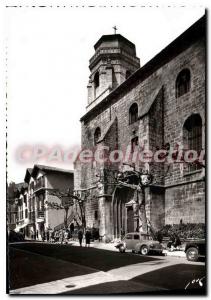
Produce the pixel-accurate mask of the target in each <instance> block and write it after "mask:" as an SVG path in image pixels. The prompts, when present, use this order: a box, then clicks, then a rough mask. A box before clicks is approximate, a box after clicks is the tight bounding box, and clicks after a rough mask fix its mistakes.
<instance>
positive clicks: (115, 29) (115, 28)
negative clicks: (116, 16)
mask: <svg viewBox="0 0 211 300" xmlns="http://www.w3.org/2000/svg"><path fill="white" fill-rule="evenodd" d="M112 28H113V29H114V34H116V31H117V27H116V25H115V26H114V27H112Z"/></svg>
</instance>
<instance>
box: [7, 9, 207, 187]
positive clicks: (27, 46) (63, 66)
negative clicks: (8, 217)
mask: <svg viewBox="0 0 211 300" xmlns="http://www.w3.org/2000/svg"><path fill="white" fill-rule="evenodd" d="M203 14H204V9H203V8H201V7H193V8H190V7H186V8H182V7H180V8H172V7H171V8H165V9H163V8H141V7H139V8H137V7H136V8H128V7H127V8H109V7H106V8H97V7H95V8H88V7H85V8H81V7H79V8H76V7H74V8H71V7H66V8H61V7H60V8H57V7H52V8H38V7H36V8H31V7H29V8H27V7H22V8H19V9H15V8H8V9H7V10H6V44H7V62H8V63H7V76H8V77H7V94H8V98H7V106H8V181H15V182H22V181H23V179H24V175H25V170H26V168H27V167H32V166H33V164H34V163H42V164H46V165H52V166H57V167H62V168H64V169H72V168H73V166H72V165H71V164H70V163H65V162H58V160H55V161H52V160H51V161H49V160H47V159H43V160H33V159H31V160H29V161H27V162H23V161H21V160H20V159H19V157H18V150H20V149H22V147H28V148H30V149H32V148H33V149H34V148H35V147H36V146H42V148H43V149H45V150H46V151H47V152H48V153H49V154H50V153H51V151H52V149H55V147H57V148H59V149H62V154H64V153H65V152H66V151H68V150H69V149H72V148H74V147H76V146H77V147H79V146H80V140H81V126H80V121H79V120H80V118H81V117H82V115H83V114H84V113H85V111H86V110H85V108H86V105H87V83H88V77H89V68H88V65H89V59H90V58H91V56H92V55H93V54H94V48H93V46H94V44H95V43H96V42H97V40H98V39H99V38H100V37H101V36H102V35H104V34H113V29H112V27H113V26H114V25H116V26H117V28H118V31H117V33H120V34H122V35H123V36H125V37H126V38H127V39H129V40H130V41H132V42H133V43H134V44H135V45H136V53H137V56H138V57H139V58H140V61H141V66H143V65H144V64H145V63H146V62H147V61H149V60H150V59H151V58H152V57H154V56H155V55H156V54H157V53H158V52H159V51H161V50H162V49H163V48H164V47H165V46H167V45H168V44H169V43H170V42H171V41H173V40H174V39H175V38H176V37H177V36H179V35H180V34H181V33H182V32H183V31H185V30H186V29H187V28H188V27H190V26H191V25H192V24H193V23H194V22H195V21H197V20H198V19H199V18H200V17H201V16H202V15H203ZM48 158H49V156H48ZM61 160H62V157H61Z"/></svg>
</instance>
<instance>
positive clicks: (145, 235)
mask: <svg viewBox="0 0 211 300" xmlns="http://www.w3.org/2000/svg"><path fill="white" fill-rule="evenodd" d="M141 237H142V238H143V239H144V240H152V238H151V236H150V235H148V234H142V235H141Z"/></svg>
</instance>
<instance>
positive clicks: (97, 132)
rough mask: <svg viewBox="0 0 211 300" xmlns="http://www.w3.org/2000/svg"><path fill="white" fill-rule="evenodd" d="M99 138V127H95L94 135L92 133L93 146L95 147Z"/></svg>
mask: <svg viewBox="0 0 211 300" xmlns="http://www.w3.org/2000/svg"><path fill="white" fill-rule="evenodd" d="M100 136H101V130H100V127H97V128H96V130H95V133H94V144H95V145H97V142H98V140H99V138H100Z"/></svg>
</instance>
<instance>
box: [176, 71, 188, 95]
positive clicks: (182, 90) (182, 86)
mask: <svg viewBox="0 0 211 300" xmlns="http://www.w3.org/2000/svg"><path fill="white" fill-rule="evenodd" d="M189 90H190V71H189V70H188V69H183V70H182V71H181V72H180V73H179V74H178V76H177V80H176V98H178V97H180V96H182V95H184V94H186V93H187V92H188V91H189Z"/></svg>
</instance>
